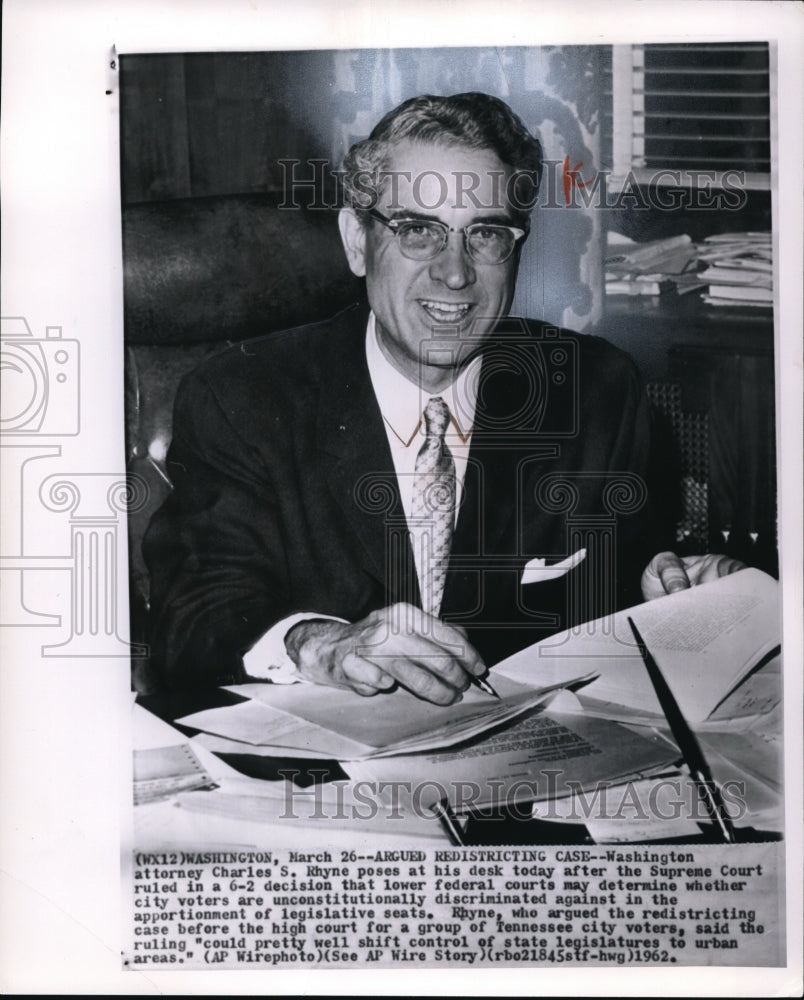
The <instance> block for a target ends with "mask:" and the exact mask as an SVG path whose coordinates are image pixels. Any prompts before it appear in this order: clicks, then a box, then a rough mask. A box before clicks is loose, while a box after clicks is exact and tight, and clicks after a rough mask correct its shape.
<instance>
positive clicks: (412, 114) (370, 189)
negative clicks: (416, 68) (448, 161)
mask: <svg viewBox="0 0 804 1000" xmlns="http://www.w3.org/2000/svg"><path fill="white" fill-rule="evenodd" d="M406 139H408V140H413V141H416V142H422V143H432V144H436V145H441V146H459V147H462V148H464V149H482V150H491V151H492V152H493V153H495V154H496V155H497V156H498V157H499V159H500V160H501V162H502V163H504V164H505V165H506V166H507V167H510V168H511V170H512V171H513V174H514V179H513V180H514V183H513V186H512V185H511V184H510V183H509V186H508V192H509V200H511V193H512V192H515V204H514V205H513V207H514V208H515V209H516V210H517V211H518V212H519V213H520V214H522V215H527V213H528V212H529V211H530V209H531V208H533V205H534V203H535V201H536V193H537V191H538V189H539V181H540V180H541V172H542V147H541V144H540V143H539V140H538V139H536V138H534V137H533V136H532V135H531V134H530V132H528V130H527V129H526V128H525V126H524V125H523V123H522V121H521V119H520V118H519V117H518V116H517V115H515V114H514V112H513V111H512V110H511V109H510V108H509V107H508V105H507V104H506V103H505V102H504V101H501V100H500V99H499V98H498V97H492V96H491V95H490V94H481V93H468V94H454V95H453V96H452V97H434V96H432V95H429V94H424V95H422V96H421V97H412V98H411V99H410V100H408V101H404V102H403V103H402V104H400V105H399V107H397V108H394V110H393V111H389V112H388V114H386V115H385V116H384V117H383V118H382V119H381V120H380V121H379V122H378V123H377V125H376V126H375V127H374V129H373V130H372V132H371V135H370V136H369V137H368V139H364V140H363V141H362V142H358V143H355V145H354V146H352V148H351V149H350V150H349V152H348V153H347V154H346V158H345V159H344V163H343V192H344V202H345V204H346V205H349V206H350V207H352V208H354V209H355V210H356V211H357V214H358V216H359V217H361V218H363V219H364V218H365V217H364V215H363V212H364V211H365V209H368V208H373V207H375V206H376V203H377V199H378V197H379V195H380V191H381V188H382V174H383V172H384V171H387V170H388V167H389V163H390V159H391V154H392V152H393V148H394V146H396V145H397V144H399V143H400V142H402V141H404V140H406ZM361 210H362V211H361Z"/></svg>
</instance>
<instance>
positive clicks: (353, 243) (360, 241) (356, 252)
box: [338, 208, 366, 278]
mask: <svg viewBox="0 0 804 1000" xmlns="http://www.w3.org/2000/svg"><path fill="white" fill-rule="evenodd" d="M338 228H339V229H340V231H341V241H342V243H343V249H344V250H345V251H346V259H347V260H348V261H349V267H350V268H351V269H352V273H353V274H356V275H357V277H358V278H362V277H363V276H364V275H365V273H366V230H365V229H364V228H363V226H362V225H361V224H360V220H359V219H358V217H357V216H356V215H355V213H354V210H353V209H351V208H342V209H341V210H340V212H339V213H338Z"/></svg>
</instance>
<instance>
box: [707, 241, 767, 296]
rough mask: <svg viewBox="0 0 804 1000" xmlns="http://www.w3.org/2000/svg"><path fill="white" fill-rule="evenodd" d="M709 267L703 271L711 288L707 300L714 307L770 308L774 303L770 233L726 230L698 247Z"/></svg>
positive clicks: (708, 289)
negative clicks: (727, 231)
mask: <svg viewBox="0 0 804 1000" xmlns="http://www.w3.org/2000/svg"><path fill="white" fill-rule="evenodd" d="M698 258H699V260H701V261H704V262H706V264H707V267H706V268H705V270H703V271H701V272H700V275H699V276H700V278H701V279H702V280H705V281H706V282H707V284H708V286H709V287H708V288H707V290H706V292H705V293H704V295H703V299H704V301H705V302H707V303H709V305H714V306H725V305H744V306H761V307H765V308H768V307H770V306H771V305H772V303H773V251H772V247H771V234H770V233H724V234H722V235H720V236H709V237H707V239H706V240H704V242H703V244H702V245H700V246H699V247H698Z"/></svg>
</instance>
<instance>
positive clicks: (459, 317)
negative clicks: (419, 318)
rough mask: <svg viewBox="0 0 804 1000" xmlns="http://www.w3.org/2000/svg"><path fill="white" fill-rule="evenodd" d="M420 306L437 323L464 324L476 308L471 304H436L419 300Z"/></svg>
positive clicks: (431, 301) (432, 301)
mask: <svg viewBox="0 0 804 1000" xmlns="http://www.w3.org/2000/svg"><path fill="white" fill-rule="evenodd" d="M419 305H420V306H421V307H422V309H424V311H425V312H426V313H427V315H428V316H429V317H430V318H431V319H432V320H434V321H435V322H436V323H462V322H463V321H464V320H465V319H466V317H467V316H468V315H469V313H470V312H471V311H472V309H473V308H474V307H473V306H472V304H471V303H470V302H457V303H452V302H436V301H435V300H433V299H419Z"/></svg>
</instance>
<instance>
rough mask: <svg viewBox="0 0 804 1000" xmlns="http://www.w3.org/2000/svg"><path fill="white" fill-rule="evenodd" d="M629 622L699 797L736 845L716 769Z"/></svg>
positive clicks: (722, 834) (634, 626)
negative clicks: (713, 770)
mask: <svg viewBox="0 0 804 1000" xmlns="http://www.w3.org/2000/svg"><path fill="white" fill-rule="evenodd" d="M628 624H629V625H630V626H631V631H632V632H633V633H634V638H635V639H636V642H637V645H638V646H639V652H640V653H641V654H642V660H643V662H644V664H645V666H646V667H647V670H648V674H649V676H650V679H651V681H652V682H653V687H654V690H655V691H656V696H657V697H658V699H659V704H660V705H661V706H662V711H663V712H664V714H665V717H666V719H667V723H668V725H669V726H670V732H671V733H672V734H673V738H674V739H675V741H676V743H678V748H679V750H680V751H681V753H682V754H683V755H684V760H685V761H686V762H687V767H689V769H690V776H691V777H692V780H693V782H694V784H695V788H696V790H697V792H698V796H699V798H700V799H701V802H703V804H704V807H705V809H706V811H707V812H708V813H709V815H710V817H711V818H712V820H713V821H714V823H715V824H716V825H717V827H718V829H719V830H720V835H721V837H722V838H723V840H724V841H725V842H726V843H727V844H733V843H734V842H735V840H736V839H737V838H736V835H735V831H734V827H733V825H732V822H731V820H730V819H729V816H728V814H727V812H726V809H725V807H724V805H723V799H722V798H721V796H720V789H719V788H718V786H717V784H716V783H715V779H714V778H713V777H712V772H711V771H710V770H709V765H708V764H707V763H706V758H705V757H704V755H703V751H702V750H701V747H700V745H699V743H698V740H697V739H696V737H695V733H693V731H692V730H691V729H690V727H689V725H688V724H687V720H686V719H685V718H684V716H683V714H682V712H681V709H680V707H679V704H678V702H677V701H676V699H675V696H674V694H673V692H672V691H671V690H670V688H669V687H668V685H667V681H666V680H665V679H664V676H663V675H662V672H661V670H659V665H658V663H657V662H656V661H655V660H654V658H653V656H652V655H651V653H650V651H649V650H648V647H647V646H646V645H645V642H644V640H643V639H642V636H641V635H640V634H639V630H638V629H637V627H636V625H635V624H634V622H633V619H631V618H629V619H628Z"/></svg>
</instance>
